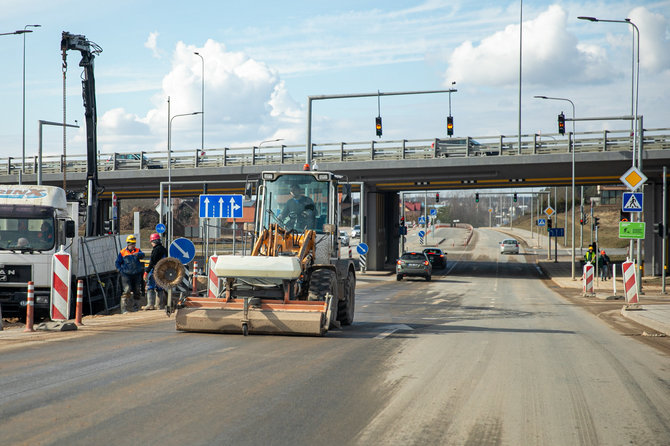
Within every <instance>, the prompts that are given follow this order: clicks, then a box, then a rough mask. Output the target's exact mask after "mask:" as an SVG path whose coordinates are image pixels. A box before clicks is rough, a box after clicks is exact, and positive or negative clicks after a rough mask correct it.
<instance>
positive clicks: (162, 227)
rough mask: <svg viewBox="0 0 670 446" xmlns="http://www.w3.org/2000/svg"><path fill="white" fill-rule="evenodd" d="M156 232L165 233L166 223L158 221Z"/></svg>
mask: <svg viewBox="0 0 670 446" xmlns="http://www.w3.org/2000/svg"><path fill="white" fill-rule="evenodd" d="M156 232H158V233H159V234H162V233H164V232H165V225H164V224H163V223H158V224H157V225H156Z"/></svg>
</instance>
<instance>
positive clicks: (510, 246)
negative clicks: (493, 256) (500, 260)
mask: <svg viewBox="0 0 670 446" xmlns="http://www.w3.org/2000/svg"><path fill="white" fill-rule="evenodd" d="M500 254H519V242H518V241H516V240H515V239H513V238H506V239H505V240H503V241H502V242H500Z"/></svg>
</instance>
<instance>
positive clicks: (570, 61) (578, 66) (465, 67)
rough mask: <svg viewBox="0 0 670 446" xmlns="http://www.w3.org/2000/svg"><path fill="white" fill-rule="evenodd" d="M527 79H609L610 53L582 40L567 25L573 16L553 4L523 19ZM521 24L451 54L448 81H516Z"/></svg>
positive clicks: (526, 80) (524, 71)
mask: <svg viewBox="0 0 670 446" xmlns="http://www.w3.org/2000/svg"><path fill="white" fill-rule="evenodd" d="M522 39H523V58H522V65H523V79H524V82H528V83H551V82H552V81H559V80H562V81H565V80H570V81H573V82H593V81H594V80H601V79H603V78H604V76H605V75H604V74H603V72H604V71H605V70H603V69H602V68H603V66H604V64H605V61H604V55H603V53H602V52H601V51H599V50H598V49H597V48H595V47H589V46H582V45H579V44H578V41H577V38H576V36H575V35H574V34H573V33H571V32H570V31H568V30H567V15H566V12H565V10H564V9H563V8H562V7H561V6H558V5H552V6H550V7H548V8H547V10H546V11H545V12H543V13H541V14H540V15H539V16H537V18H535V19H532V20H528V21H524V24H523V36H522ZM518 61H519V25H508V26H506V27H505V29H504V30H502V31H498V32H496V33H494V34H493V35H490V36H488V37H485V38H484V39H482V40H481V42H480V43H479V44H478V45H476V44H473V42H471V41H466V42H463V43H462V44H461V45H460V46H458V47H457V48H456V49H455V50H454V51H453V53H452V54H451V57H450V58H449V67H448V69H447V71H446V75H445V80H449V81H451V80H456V81H467V82H468V83H471V84H475V85H490V86H496V85H498V86H499V85H512V84H515V82H518V79H519V62H518Z"/></svg>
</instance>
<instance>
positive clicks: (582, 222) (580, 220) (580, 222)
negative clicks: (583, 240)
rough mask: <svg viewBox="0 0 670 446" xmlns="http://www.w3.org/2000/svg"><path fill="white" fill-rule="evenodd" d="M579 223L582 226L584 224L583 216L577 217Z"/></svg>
mask: <svg viewBox="0 0 670 446" xmlns="http://www.w3.org/2000/svg"><path fill="white" fill-rule="evenodd" d="M579 224H580V225H582V226H584V217H582V218H580V219H579Z"/></svg>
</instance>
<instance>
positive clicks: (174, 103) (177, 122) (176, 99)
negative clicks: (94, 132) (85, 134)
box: [99, 37, 303, 150]
mask: <svg viewBox="0 0 670 446" xmlns="http://www.w3.org/2000/svg"><path fill="white" fill-rule="evenodd" d="M149 40H152V38H151V37H150V39H149ZM148 42H149V41H148ZM153 42H154V43H155V39H154V40H153ZM147 47H152V44H149V45H147ZM196 51H197V52H198V53H200V54H201V55H202V57H203V59H204V64H205V65H204V77H205V141H206V146H209V147H222V146H224V145H234V144H235V142H238V143H240V144H243V143H246V144H253V143H257V142H258V141H260V140H264V139H274V138H283V139H285V140H286V141H288V142H287V143H295V142H297V139H296V138H297V137H298V135H299V134H301V133H302V131H303V128H302V124H301V122H302V121H301V117H302V111H301V108H300V106H299V105H298V104H297V103H296V102H295V101H294V100H293V99H292V98H291V96H290V95H289V93H288V91H287V89H286V86H285V84H284V82H283V81H282V80H281V79H280V78H279V75H278V74H277V72H276V71H275V70H273V69H271V68H270V67H268V66H267V65H266V64H264V63H262V62H259V61H257V60H254V59H252V58H250V57H249V56H247V55H246V54H244V53H242V52H231V51H227V50H226V47H225V45H223V44H222V43H219V42H215V41H214V40H208V41H207V42H206V43H205V45H204V46H203V47H201V48H198V47H196V46H194V45H187V44H185V43H183V42H179V43H177V45H176V48H175V51H174V53H173V55H172V65H171V68H170V71H169V72H168V73H167V74H166V75H165V76H164V77H163V81H162V91H161V93H159V94H157V95H155V97H154V98H153V100H152V102H153V103H154V108H153V109H151V110H149V111H148V112H147V114H146V115H145V116H144V117H140V116H137V115H133V114H131V113H128V112H127V111H125V110H124V109H122V108H116V109H114V110H110V111H108V112H106V113H105V114H104V115H103V116H102V118H101V119H100V122H99V126H100V132H99V133H100V135H101V137H100V139H101V141H102V142H103V143H104V147H105V150H112V149H111V147H112V146H113V145H114V144H115V143H118V144H122V145H126V144H127V143H128V142H129V141H130V140H132V139H133V138H138V139H137V141H136V143H135V144H134V145H135V146H137V144H141V141H144V142H145V143H146V144H151V146H153V147H154V148H156V149H159V150H162V149H163V148H164V147H165V144H166V143H165V140H166V139H167V114H168V111H167V98H168V97H170V116H171V117H173V118H174V117H175V116H176V115H179V114H188V113H192V112H199V111H200V110H201V107H202V105H201V100H202V74H203V73H202V70H203V65H202V63H203V62H202V60H203V59H201V58H199V57H198V56H196V55H195V54H194V52H196ZM280 129H281V130H280ZM200 137H201V117H200V116H193V117H188V116H184V117H178V118H176V119H173V120H172V147H173V149H175V150H180V149H186V148H192V147H193V146H198V145H199V142H200ZM149 141H151V142H149ZM116 150H121V149H116ZM123 150H127V149H123Z"/></svg>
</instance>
